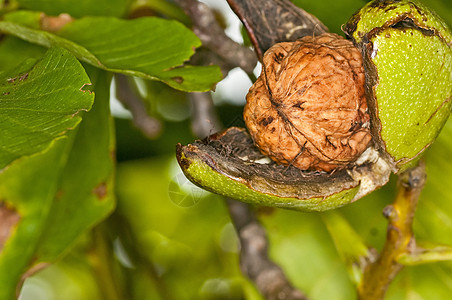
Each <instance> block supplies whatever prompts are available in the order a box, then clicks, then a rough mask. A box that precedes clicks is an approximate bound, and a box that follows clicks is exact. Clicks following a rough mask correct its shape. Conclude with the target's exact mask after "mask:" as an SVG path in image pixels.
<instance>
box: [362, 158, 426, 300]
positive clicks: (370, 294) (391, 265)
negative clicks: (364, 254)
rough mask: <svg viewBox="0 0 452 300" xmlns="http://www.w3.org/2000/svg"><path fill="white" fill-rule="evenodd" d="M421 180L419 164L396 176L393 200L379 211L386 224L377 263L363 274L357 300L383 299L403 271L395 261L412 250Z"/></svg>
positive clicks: (423, 169) (367, 267)
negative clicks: (386, 221) (395, 189)
mask: <svg viewBox="0 0 452 300" xmlns="http://www.w3.org/2000/svg"><path fill="white" fill-rule="evenodd" d="M425 179H426V174H425V166H424V164H423V163H420V164H419V165H418V166H417V167H415V168H412V169H410V170H408V171H406V172H404V173H402V174H401V175H399V181H398V192H397V196H396V199H395V201H394V203H393V204H392V205H389V206H387V207H385V209H384V211H383V214H384V216H385V217H386V218H388V220H389V224H388V232H387V236H386V243H385V245H384V247H383V250H382V251H381V253H380V255H379V257H378V258H377V260H376V261H375V262H373V263H370V264H368V265H367V266H366V268H365V270H364V275H363V278H362V281H361V284H360V285H359V286H358V295H359V299H361V300H374V299H375V300H377V299H383V298H384V295H385V293H386V290H387V288H388V286H389V284H390V283H391V282H392V280H393V279H394V277H395V276H396V275H397V273H398V272H399V271H400V270H401V269H402V267H403V266H402V265H401V264H400V263H399V262H398V258H399V257H400V256H401V255H404V254H406V253H412V252H413V251H414V250H415V249H416V242H415V239H414V236H413V228H412V226H413V219H414V213H415V211H416V206H417V203H418V199H419V195H420V193H421V191H422V188H423V186H424V183H425Z"/></svg>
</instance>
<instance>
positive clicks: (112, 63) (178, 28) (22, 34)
mask: <svg viewBox="0 0 452 300" xmlns="http://www.w3.org/2000/svg"><path fill="white" fill-rule="evenodd" d="M0 31H3V32H5V33H7V34H11V35H14V36H17V37H19V38H21V39H24V40H27V41H29V42H32V43H36V44H39V45H43V46H46V47H50V46H52V45H58V46H60V47H64V48H66V49H67V50H69V51H71V52H72V53H73V54H74V55H75V56H76V57H77V58H79V59H80V60H83V61H85V62H87V63H89V64H92V65H93V66H95V67H98V68H101V69H104V70H108V71H112V72H119V73H124V74H127V75H132V76H137V77H143V78H146V79H151V80H161V81H163V82H165V83H166V84H168V85H170V86H171V87H173V88H176V89H180V90H183V91H207V90H210V89H211V88H212V87H213V85H214V84H215V83H216V82H218V81H220V80H221V78H222V77H221V72H220V69H219V68H218V67H217V66H206V67H194V66H186V67H182V66H181V65H182V64H183V63H184V62H185V61H186V60H188V59H189V58H190V56H191V55H193V53H194V48H196V47H199V46H200V45H201V42H200V41H199V39H198V38H197V37H196V35H194V34H193V32H191V31H190V30H188V29H187V28H185V27H184V26H183V25H182V24H180V23H178V22H176V21H169V20H163V19H160V18H151V17H144V18H138V19H135V20H120V19H116V18H109V17H86V18H82V19H80V20H76V21H74V22H72V23H69V24H67V25H66V26H65V27H64V28H63V29H62V30H61V31H59V32H58V34H59V36H57V35H55V34H51V33H49V32H45V31H41V30H35V29H31V28H28V27H25V26H22V25H19V24H16V23H12V22H7V21H3V22H0Z"/></svg>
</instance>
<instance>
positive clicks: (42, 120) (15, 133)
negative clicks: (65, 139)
mask: <svg viewBox="0 0 452 300" xmlns="http://www.w3.org/2000/svg"><path fill="white" fill-rule="evenodd" d="M2 77H3V78H2V79H0V82H1V83H0V136H1V141H2V142H1V145H0V169H3V168H4V167H5V166H7V165H8V164H9V163H11V162H12V161H14V160H15V159H18V158H19V157H21V156H25V155H30V154H33V153H36V152H39V151H42V150H44V149H45V148H47V147H48V146H49V144H50V143H51V142H52V141H53V140H55V139H56V138H57V137H59V136H61V135H63V134H65V133H66V132H67V131H68V130H70V129H73V128H74V127H75V126H77V124H78V123H79V122H80V121H81V117H80V116H79V113H80V112H81V111H87V110H89V109H90V108H91V105H92V103H93V98H94V95H91V94H90V93H89V92H86V91H84V90H83V88H84V87H85V86H86V85H88V84H90V81H89V78H88V76H87V75H86V74H85V72H84V70H83V68H82V66H81V65H80V63H79V62H78V61H77V60H76V59H75V58H74V57H73V56H72V55H71V54H70V53H69V52H67V51H66V50H64V49H56V48H54V49H50V50H49V51H48V52H47V53H46V55H45V56H44V57H43V58H42V60H41V61H40V62H38V63H37V64H36V65H34V66H33V67H32V68H31V69H28V70H27V71H25V70H23V72H20V73H15V74H5V73H2Z"/></svg>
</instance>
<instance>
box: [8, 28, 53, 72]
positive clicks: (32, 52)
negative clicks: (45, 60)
mask: <svg viewBox="0 0 452 300" xmlns="http://www.w3.org/2000/svg"><path fill="white" fill-rule="evenodd" d="M46 50H47V49H46V48H44V47H41V46H38V45H35V44H30V43H28V42H26V41H24V40H21V39H18V38H16V37H14V36H4V37H3V38H2V40H1V41H0V66H2V68H1V69H0V78H2V77H3V76H4V75H2V73H3V72H7V73H10V72H11V71H10V69H13V68H14V69H15V70H16V71H17V68H18V66H20V65H22V64H23V62H24V61H25V60H27V59H30V58H33V59H39V58H42V56H43V55H44V53H45V52H46ZM24 71H25V70H24ZM11 73H12V72H11Z"/></svg>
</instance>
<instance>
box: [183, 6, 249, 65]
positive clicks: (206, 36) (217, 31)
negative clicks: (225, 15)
mask: <svg viewBox="0 0 452 300" xmlns="http://www.w3.org/2000/svg"><path fill="white" fill-rule="evenodd" d="M175 2H176V3H178V4H179V5H180V6H181V7H182V9H183V10H184V11H185V13H186V14H187V15H188V16H189V17H190V18H191V20H192V22H193V32H194V33H195V34H196V35H197V36H198V37H199V39H200V40H201V41H202V44H203V46H205V47H207V48H208V49H210V50H211V51H212V52H214V53H216V54H218V55H219V56H220V57H221V58H222V59H224V60H225V61H227V62H228V65H231V66H237V67H240V68H242V69H243V70H244V71H245V72H246V73H248V74H251V73H252V72H253V70H254V68H255V66H256V63H257V59H256V56H255V55H254V53H253V51H252V50H250V49H248V48H246V47H244V46H242V45H240V44H238V43H236V42H234V41H233V40H232V39H230V38H229V37H228V36H227V35H226V34H225V33H224V30H223V28H221V27H220V25H219V24H218V22H217V21H216V19H215V15H214V14H213V12H212V10H211V9H210V8H209V7H208V6H207V5H205V4H204V3H201V2H198V1H197V0H175ZM227 71H229V70H227Z"/></svg>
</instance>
